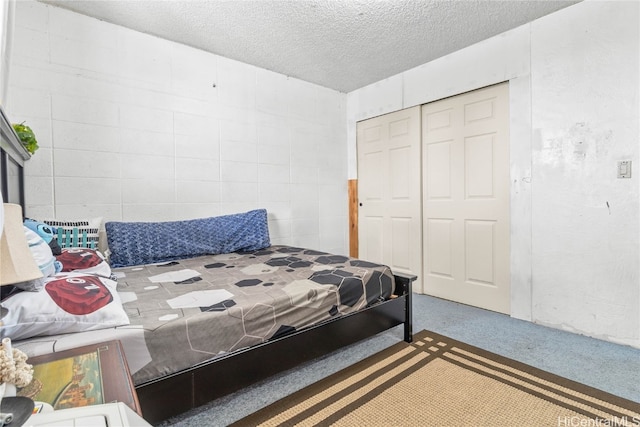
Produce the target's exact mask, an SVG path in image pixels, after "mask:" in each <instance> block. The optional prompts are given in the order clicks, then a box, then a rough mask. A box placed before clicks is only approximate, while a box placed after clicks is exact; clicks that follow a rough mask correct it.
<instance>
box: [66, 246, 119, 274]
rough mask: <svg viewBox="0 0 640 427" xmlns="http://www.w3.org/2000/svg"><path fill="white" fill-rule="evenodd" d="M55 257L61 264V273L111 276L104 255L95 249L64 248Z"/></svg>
mask: <svg viewBox="0 0 640 427" xmlns="http://www.w3.org/2000/svg"><path fill="white" fill-rule="evenodd" d="M56 259H57V260H58V262H60V264H62V272H63V273H72V272H73V273H83V274H96V275H98V276H102V277H110V276H111V267H110V266H109V264H108V263H107V261H105V259H104V255H102V253H100V251H97V250H95V249H87V248H64V249H62V253H60V255H56Z"/></svg>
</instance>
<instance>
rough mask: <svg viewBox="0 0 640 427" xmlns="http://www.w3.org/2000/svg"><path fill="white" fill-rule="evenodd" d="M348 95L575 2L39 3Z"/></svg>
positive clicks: (247, 0) (100, 0)
mask: <svg viewBox="0 0 640 427" xmlns="http://www.w3.org/2000/svg"><path fill="white" fill-rule="evenodd" d="M39 1H41V2H43V3H48V4H51V5H54V6H58V7H62V8H66V9H69V10H72V11H75V12H78V13H81V14H84V15H87V16H91V17H94V18H97V19H100V20H103V21H107V22H110V23H113V24H117V25H121V26H123V27H127V28H130V29H134V30H137V31H140V32H143V33H147V34H151V35H155V36H158V37H161V38H164V39H167V40H171V41H175V42H179V43H182V44H185V45H188V46H191V47H195V48H198V49H202V50H205V51H208V52H211V53H214V54H216V55H220V56H224V57H226V58H229V59H234V60H237V61H240V62H244V63H246V64H251V65H255V66H257V67H260V68H264V69H267V70H270V71H275V72H277V73H280V74H284V75H287V76H290V77H295V78H297V79H300V80H304V81H307V82H310V83H315V84H318V85H320V86H324V87H326V88H330V89H334V90H337V91H340V92H344V93H348V92H350V91H353V90H355V89H358V88H361V87H363V86H366V85H369V84H371V83H374V82H377V81H379V80H382V79H385V78H387V77H389V76H392V75H395V74H398V73H400V72H402V71H405V70H408V69H410V68H413V67H416V66H418V65H420V64H425V63H427V62H430V61H432V60H434V59H436V58H439V57H442V56H444V55H447V54H449V53H451V52H455V51H457V50H460V49H462V48H464V47H467V46H470V45H473V44H474V43H477V42H479V41H481V40H485V39H488V38H490V37H492V36H495V35H497V34H500V33H503V32H504V31H507V30H510V29H512V28H515V27H518V26H520V25H522V24H525V23H528V22H531V21H533V20H535V19H537V18H539V17H541V16H545V15H547V14H550V13H552V12H555V11H557V10H559V9H562V8H565V7H567V6H570V5H572V4H575V3H577V2H578V1H579V0H546V1H540V0H519V1H493V0H464V1H449V0H393V1H378V0H307V1H295V0H285V1H282V0H231V1H211V0H210V1H187V0H172V1H161V0H151V1H125V0H39Z"/></svg>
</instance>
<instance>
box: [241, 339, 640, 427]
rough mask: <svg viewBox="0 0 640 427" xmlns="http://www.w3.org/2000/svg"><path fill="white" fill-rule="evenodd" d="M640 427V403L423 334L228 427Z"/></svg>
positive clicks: (451, 341)
mask: <svg viewBox="0 0 640 427" xmlns="http://www.w3.org/2000/svg"><path fill="white" fill-rule="evenodd" d="M258 425H260V426H289V425H291V426H293V425H301V426H316V425H317V426H325V425H326V426H328V425H337V426H366V427H372V426H445V427H446V426H496V427H506V426H555V427H574V426H597V427H602V426H623V427H634V426H635V427H638V426H640V404H638V403H635V402H632V401H630V400H626V399H622V398H620V397H616V396H614V395H611V394H609V393H605V392H603V391H600V390H597V389H594V388H592V387H588V386H586V385H583V384H580V383H576V382H574V381H570V380H568V379H566V378H562V377H559V376H557V375H553V374H550V373H548V372H545V371H542V370H540V369H536V368H533V367H531V366H528V365H525V364H523V363H519V362H517V361H514V360H511V359H508V358H505V357H501V356H498V355H496V354H493V353H491V352H488V351H485V350H482V349H479V348H477V347H473V346H470V345H468V344H465V343H462V342H460V341H456V340H453V339H451V338H448V337H445V336H442V335H439V334H436V333H433V332H429V331H421V332H419V333H418V334H415V335H414V342H413V343H411V344H407V343H405V342H400V343H397V344H395V345H393V346H392V347H390V348H388V349H386V350H384V351H382V352H380V353H377V354H375V355H373V356H371V357H369V358H367V359H365V360H362V361H361V362H359V363H357V364H355V365H353V366H350V367H348V368H346V369H344V370H342V371H340V372H337V373H336V374H334V375H332V376H330V377H328V378H326V379H324V380H322V381H319V382H317V383H315V384H312V385H310V386H308V387H306V388H304V389H302V390H300V391H299V392H296V393H294V394H293V395H291V396H288V397H286V398H284V399H282V400H280V401H278V402H276V403H274V404H272V405H270V406H268V407H266V408H264V409H262V410H260V411H258V412H256V413H255V414H253V415H250V416H248V417H246V418H244V419H242V420H240V421H238V422H237V423H235V424H234V426H258Z"/></svg>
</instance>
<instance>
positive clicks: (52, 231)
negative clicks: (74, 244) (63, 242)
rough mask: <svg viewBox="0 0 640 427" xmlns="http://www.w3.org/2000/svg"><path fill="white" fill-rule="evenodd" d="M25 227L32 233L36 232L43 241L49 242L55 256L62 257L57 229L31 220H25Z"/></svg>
mask: <svg viewBox="0 0 640 427" xmlns="http://www.w3.org/2000/svg"><path fill="white" fill-rule="evenodd" d="M24 226H25V227H27V228H29V229H30V230H31V231H35V232H36V233H37V234H38V236H40V237H42V240H44V241H45V242H47V244H48V245H49V247H50V248H51V252H53V254H54V255H60V245H58V239H57V230H56V228H55V227H51V226H50V225H48V224H45V223H44V222H40V221H36V220H35V219H30V218H25V219H24Z"/></svg>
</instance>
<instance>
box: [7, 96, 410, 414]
mask: <svg viewBox="0 0 640 427" xmlns="http://www.w3.org/2000/svg"><path fill="white" fill-rule="evenodd" d="M0 113H1V116H2V117H1V118H0V128H1V129H0V130H1V136H2V142H1V144H0V155H1V158H0V161H1V169H0V187H1V189H2V199H3V200H4V201H5V202H8V203H16V204H20V205H21V206H22V207H23V211H24V206H25V204H24V171H23V167H24V161H25V160H28V159H29V157H30V155H29V153H28V152H27V151H26V149H25V148H24V147H23V146H22V144H21V143H20V141H19V139H18V136H17V135H16V133H15V132H14V131H13V128H12V127H11V125H10V123H9V120H8V119H7V117H6V115H5V114H4V112H3V111H2V109H1V108H0ZM395 278H396V290H395V295H394V297H393V298H392V299H389V300H387V301H383V302H379V303H376V304H375V305H372V306H371V307H368V308H366V309H364V310H361V311H358V312H356V313H351V314H348V315H345V316H341V317H339V318H336V319H331V320H328V321H326V322H323V323H321V324H318V325H315V326H312V327H309V328H305V329H303V330H300V331H296V332H293V333H291V334H289V335H286V336H283V337H280V338H276V339H273V340H270V341H268V342H265V343H263V344H259V345H256V346H253V347H250V348H247V349H242V350H238V351H234V352H232V353H229V354H227V355H224V356H221V357H219V358H216V359H214V360H211V361H208V362H203V363H200V364H198V365H195V366H192V367H190V368H188V369H185V370H182V371H180V372H177V373H174V374H171V375H168V376H166V377H163V378H160V379H156V380H152V381H149V382H145V383H142V384H139V385H137V386H136V391H137V394H138V399H139V401H140V406H141V408H142V413H143V415H144V418H145V419H146V420H147V421H148V422H150V423H152V424H155V423H158V422H160V421H162V420H165V419H167V418H170V417H172V416H175V415H179V414H181V413H183V412H186V411H188V410H190V409H193V408H196V407H198V406H201V405H203V404H205V403H207V402H210V401H212V400H214V399H217V398H219V397H222V396H225V395H227V394H229V393H232V392H235V391H238V390H240V389H242V388H243V387H246V386H248V385H251V384H254V383H256V382H258V381H260V380H263V379H266V378H268V377H270V376H272V375H274V374H276V373H279V372H283V371H285V370H287V369H291V368H293V367H295V366H297V365H300V364H302V363H305V362H308V361H311V360H313V359H315V358H317V357H320V356H323V355H326V354H328V353H331V352H333V351H335V350H337V349H339V348H341V347H345V346H348V345H351V344H354V343H356V342H358V341H360V340H363V339H365V338H368V337H371V336H373V335H375V334H378V333H380V332H383V331H385V330H387V329H390V328H393V327H395V326H398V325H400V324H404V340H405V341H407V342H411V340H412V335H413V325H412V316H411V304H412V282H413V281H414V280H415V279H416V276H410V275H402V274H395Z"/></svg>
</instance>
